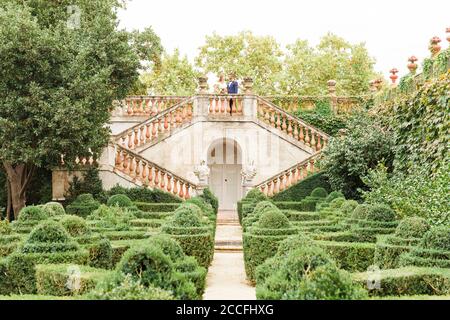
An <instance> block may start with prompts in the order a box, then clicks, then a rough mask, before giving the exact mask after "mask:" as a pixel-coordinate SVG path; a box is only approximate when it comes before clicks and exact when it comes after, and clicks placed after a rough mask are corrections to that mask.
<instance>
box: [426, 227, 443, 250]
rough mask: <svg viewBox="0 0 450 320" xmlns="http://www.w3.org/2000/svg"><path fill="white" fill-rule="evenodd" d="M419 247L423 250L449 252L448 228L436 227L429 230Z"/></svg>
mask: <svg viewBox="0 0 450 320" xmlns="http://www.w3.org/2000/svg"><path fill="white" fill-rule="evenodd" d="M420 247H421V248H425V249H434V250H442V251H450V227H449V226H438V227H433V228H431V229H430V230H429V231H427V232H426V233H425V235H424V236H423V238H422V241H421V242H420Z"/></svg>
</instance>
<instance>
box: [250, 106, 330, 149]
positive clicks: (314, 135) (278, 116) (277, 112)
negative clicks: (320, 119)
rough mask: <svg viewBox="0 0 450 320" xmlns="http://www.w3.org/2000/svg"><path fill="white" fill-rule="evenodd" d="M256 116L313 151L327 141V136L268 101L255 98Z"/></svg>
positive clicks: (322, 146) (323, 145)
mask: <svg viewBox="0 0 450 320" xmlns="http://www.w3.org/2000/svg"><path fill="white" fill-rule="evenodd" d="M257 103H258V118H259V119H260V120H261V121H263V122H265V123H266V124H268V125H269V126H271V127H273V128H276V129H278V130H280V131H282V132H284V133H285V134H287V135H288V136H290V137H292V138H294V139H295V140H298V141H300V142H301V143H303V144H305V145H307V146H308V147H311V148H312V149H313V150H315V151H320V150H322V149H323V148H324V147H325V146H326V145H327V144H328V141H329V136H328V135H327V134H326V133H324V132H322V131H321V130H319V129H316V128H314V127H312V126H310V125H308V124H306V123H305V122H303V121H301V120H300V119H298V118H296V117H294V116H292V115H290V114H289V113H287V112H286V111H284V110H282V109H281V108H279V107H277V106H275V105H274V104H273V103H271V102H270V101H267V100H265V99H263V98H260V97H258V98H257Z"/></svg>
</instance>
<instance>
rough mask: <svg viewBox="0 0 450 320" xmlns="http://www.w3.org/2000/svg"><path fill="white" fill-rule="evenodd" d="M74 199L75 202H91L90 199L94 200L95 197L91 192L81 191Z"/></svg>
mask: <svg viewBox="0 0 450 320" xmlns="http://www.w3.org/2000/svg"><path fill="white" fill-rule="evenodd" d="M75 201H76V202H91V201H95V199H94V196H93V195H92V194H90V193H83V194H80V195H79V196H78V197H77V199H76V200H75Z"/></svg>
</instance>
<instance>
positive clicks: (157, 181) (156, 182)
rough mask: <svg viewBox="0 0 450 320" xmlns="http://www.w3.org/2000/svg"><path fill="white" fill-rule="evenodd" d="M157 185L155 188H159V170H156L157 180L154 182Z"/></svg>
mask: <svg viewBox="0 0 450 320" xmlns="http://www.w3.org/2000/svg"><path fill="white" fill-rule="evenodd" d="M153 181H154V183H155V187H159V182H160V181H159V169H158V168H155V179H154V180H153Z"/></svg>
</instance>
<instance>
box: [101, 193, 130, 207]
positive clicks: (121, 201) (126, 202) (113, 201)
mask: <svg viewBox="0 0 450 320" xmlns="http://www.w3.org/2000/svg"><path fill="white" fill-rule="evenodd" d="M107 205H108V206H110V207H114V206H117V207H121V208H129V207H133V201H131V199H130V198H128V197H127V196H126V195H124V194H116V195H113V196H111V197H109V199H108V202H107Z"/></svg>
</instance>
